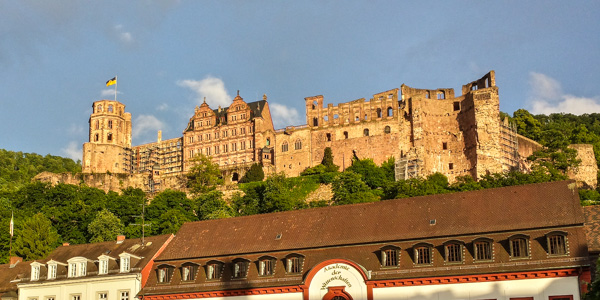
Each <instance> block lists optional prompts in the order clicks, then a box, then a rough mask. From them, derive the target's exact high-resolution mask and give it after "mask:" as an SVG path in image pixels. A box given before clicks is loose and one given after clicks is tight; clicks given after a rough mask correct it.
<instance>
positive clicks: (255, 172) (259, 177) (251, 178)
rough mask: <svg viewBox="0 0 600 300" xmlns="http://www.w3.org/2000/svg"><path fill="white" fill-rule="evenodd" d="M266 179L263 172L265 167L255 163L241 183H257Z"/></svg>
mask: <svg viewBox="0 0 600 300" xmlns="http://www.w3.org/2000/svg"><path fill="white" fill-rule="evenodd" d="M263 179H265V172H264V171H263V167H262V165H261V164H259V163H254V164H252V166H250V169H249V170H248V172H246V174H245V175H244V177H242V179H240V183H246V182H255V181H263Z"/></svg>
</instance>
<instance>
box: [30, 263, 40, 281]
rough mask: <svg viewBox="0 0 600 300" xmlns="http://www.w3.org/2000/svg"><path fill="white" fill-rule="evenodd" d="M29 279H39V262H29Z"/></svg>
mask: <svg viewBox="0 0 600 300" xmlns="http://www.w3.org/2000/svg"><path fill="white" fill-rule="evenodd" d="M31 280H32V281H33V280H40V264H39V263H36V264H31Z"/></svg>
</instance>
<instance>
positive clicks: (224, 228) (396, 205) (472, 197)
mask: <svg viewBox="0 0 600 300" xmlns="http://www.w3.org/2000/svg"><path fill="white" fill-rule="evenodd" d="M431 220H435V225H431V224H430V222H431ZM583 223H584V218H583V214H582V210H581V208H580V207H579V196H578V192H577V188H576V186H575V184H574V183H573V181H560V182H550V183H539V184H530V185H523V186H511V187H503V188H494V189H486V190H480V191H472V192H461V193H452V194H441V195H432V196H422V197H414V198H406V199H396V200H385V201H380V202H373V203H364V204H355V205H343V206H334V207H324V208H315V209H305V210H297V211H287V212H280V213H272V214H263V215H253V216H245V217H237V218H229V219H220V220H210V221H198V222H190V223H185V224H184V225H183V226H182V227H181V229H180V230H179V232H178V233H177V236H176V237H175V238H174V239H173V241H172V242H171V244H170V246H169V247H167V248H166V249H165V251H164V252H163V253H162V254H161V255H160V256H159V257H158V258H157V260H160V261H165V260H178V259H190V258H197V257H211V256H224V255H236V254H242V253H258V252H272V251H279V250H287V251H290V250H294V249H308V248H317V247H330V246H341V245H353V244H367V243H375V242H386V241H400V240H411V239H423V238H435V237H442V236H446V237H448V236H459V235H465V234H469V235H472V234H484V233H493V232H499V231H509V230H522V229H523V230H524V229H531V228H543V227H553V226H569V225H579V226H581V225H582V224H583ZM278 234H281V238H280V239H276V238H275V237H276V236H277V235H278Z"/></svg>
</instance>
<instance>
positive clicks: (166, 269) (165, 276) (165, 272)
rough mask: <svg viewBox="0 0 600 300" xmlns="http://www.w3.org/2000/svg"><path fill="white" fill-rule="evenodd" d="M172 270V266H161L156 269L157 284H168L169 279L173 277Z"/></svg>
mask: <svg viewBox="0 0 600 300" xmlns="http://www.w3.org/2000/svg"><path fill="white" fill-rule="evenodd" d="M173 269H175V268H174V267H173V266H169V265H161V266H159V267H158V270H157V272H158V274H157V278H158V283H168V282H170V281H171V277H173Z"/></svg>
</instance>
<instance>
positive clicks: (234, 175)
mask: <svg viewBox="0 0 600 300" xmlns="http://www.w3.org/2000/svg"><path fill="white" fill-rule="evenodd" d="M239 180H240V174H238V172H233V175H231V181H232V182H233V181H235V182H237V181H239Z"/></svg>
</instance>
